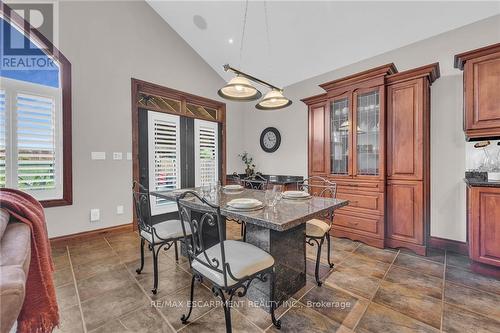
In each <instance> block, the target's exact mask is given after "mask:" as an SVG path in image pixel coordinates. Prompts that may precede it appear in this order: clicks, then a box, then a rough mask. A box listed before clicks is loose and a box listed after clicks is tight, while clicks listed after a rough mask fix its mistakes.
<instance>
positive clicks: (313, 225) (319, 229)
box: [297, 176, 337, 286]
mask: <svg viewBox="0 0 500 333" xmlns="http://www.w3.org/2000/svg"><path fill="white" fill-rule="evenodd" d="M297 189H298V190H299V191H305V192H308V193H309V194H311V195H312V196H314V197H325V198H332V199H336V197H337V184H336V183H334V182H332V181H330V180H328V179H325V178H323V177H319V176H311V177H309V178H307V179H305V180H303V181H302V182H298V183H297ZM333 217H334V211H333V210H328V211H326V212H325V213H323V214H321V215H319V216H318V219H311V220H309V221H307V223H306V243H307V244H308V245H310V246H314V245H316V246H317V247H318V252H317V254H316V269H315V278H316V283H317V284H318V286H321V284H322V282H321V281H320V279H319V263H320V260H321V247H322V246H323V243H324V241H325V240H326V242H327V250H328V251H327V259H328V264H329V265H330V268H333V263H332V262H331V260H330V249H331V237H330V229H331V228H332V223H333ZM325 220H327V221H328V222H325Z"/></svg>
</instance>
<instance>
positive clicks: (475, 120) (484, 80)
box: [455, 43, 500, 140]
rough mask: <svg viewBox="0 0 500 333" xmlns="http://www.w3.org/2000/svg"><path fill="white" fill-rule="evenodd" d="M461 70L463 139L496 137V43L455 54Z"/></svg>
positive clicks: (499, 74) (499, 50) (499, 126)
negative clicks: (462, 72) (462, 77)
mask: <svg viewBox="0 0 500 333" xmlns="http://www.w3.org/2000/svg"><path fill="white" fill-rule="evenodd" d="M455 67H456V68H459V69H461V70H463V71H464V131H465V136H466V139H467V140H478V139H486V138H498V137H500V94H499V91H500V43H498V44H494V45H490V46H486V47H483V48H480V49H477V50H473V51H469V52H464V53H461V54H457V55H456V56H455Z"/></svg>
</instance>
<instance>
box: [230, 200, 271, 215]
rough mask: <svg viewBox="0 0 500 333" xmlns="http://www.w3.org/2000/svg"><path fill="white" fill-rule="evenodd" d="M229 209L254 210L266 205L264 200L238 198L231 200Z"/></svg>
mask: <svg viewBox="0 0 500 333" xmlns="http://www.w3.org/2000/svg"><path fill="white" fill-rule="evenodd" d="M226 205H227V209H228V210H232V211H240V212H252V211H257V210H261V209H263V208H264V207H265V206H264V204H263V203H262V201H260V200H257V199H253V198H238V199H233V200H231V201H229V202H228V203H227V204H226Z"/></svg>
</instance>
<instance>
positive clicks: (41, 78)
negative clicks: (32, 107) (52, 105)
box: [0, 18, 60, 88]
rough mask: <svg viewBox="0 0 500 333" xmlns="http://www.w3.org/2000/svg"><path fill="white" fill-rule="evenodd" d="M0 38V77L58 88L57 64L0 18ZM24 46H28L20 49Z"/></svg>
mask: <svg viewBox="0 0 500 333" xmlns="http://www.w3.org/2000/svg"><path fill="white" fill-rule="evenodd" d="M0 36H2V37H1V42H0V58H2V61H1V62H0V76H1V77H5V78H10V79H14V80H19V81H24V82H29V83H34V84H40V85H44V86H49V87H53V88H59V87H60V82H59V79H60V76H59V66H58V64H57V63H56V62H55V61H53V59H52V58H51V57H48V56H47V55H46V54H45V53H44V52H43V51H42V50H40V49H39V48H38V47H37V46H36V45H35V44H33V43H32V42H31V41H30V40H29V39H28V38H27V37H26V36H24V34H23V33H22V32H21V31H19V30H18V29H17V28H15V27H14V26H12V25H10V24H9V23H8V22H7V21H5V20H3V19H1V18H0ZM24 45H29V47H24V48H22V46H24ZM20 46H21V47H20ZM27 52H29V53H27Z"/></svg>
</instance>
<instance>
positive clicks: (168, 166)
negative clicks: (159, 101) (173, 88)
mask: <svg viewBox="0 0 500 333" xmlns="http://www.w3.org/2000/svg"><path fill="white" fill-rule="evenodd" d="M148 132H149V134H148V136H149V139H148V140H149V142H148V145H149V189H150V191H169V190H174V189H177V188H180V185H181V175H180V172H181V170H180V162H181V161H180V143H179V137H180V133H179V116H174V115H169V114H165V113H161V112H152V111H150V112H148ZM176 210H177V207H176V203H175V202H171V201H167V200H165V199H161V198H158V197H155V196H151V213H152V215H158V214H163V213H168V212H173V211H176Z"/></svg>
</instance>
